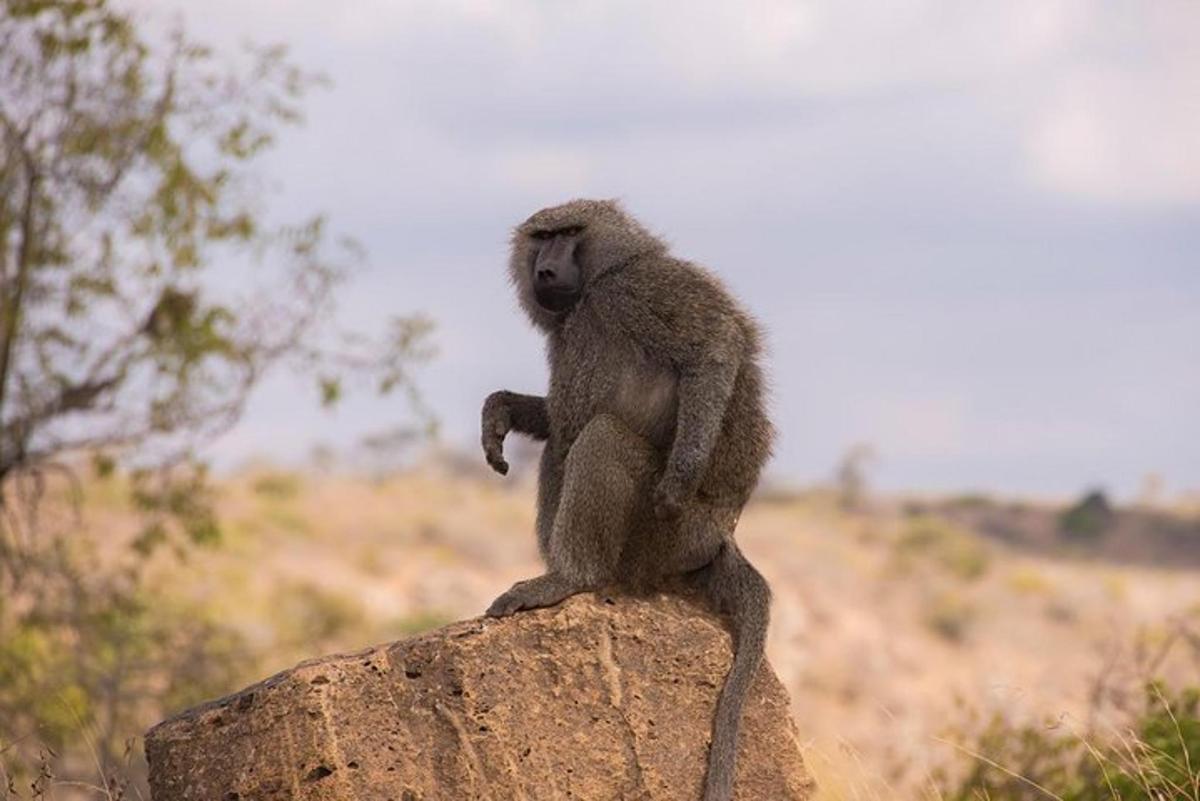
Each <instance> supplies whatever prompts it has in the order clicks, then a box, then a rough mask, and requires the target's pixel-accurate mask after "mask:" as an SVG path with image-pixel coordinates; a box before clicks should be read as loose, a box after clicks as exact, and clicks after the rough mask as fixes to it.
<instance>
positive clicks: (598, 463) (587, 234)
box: [482, 200, 772, 801]
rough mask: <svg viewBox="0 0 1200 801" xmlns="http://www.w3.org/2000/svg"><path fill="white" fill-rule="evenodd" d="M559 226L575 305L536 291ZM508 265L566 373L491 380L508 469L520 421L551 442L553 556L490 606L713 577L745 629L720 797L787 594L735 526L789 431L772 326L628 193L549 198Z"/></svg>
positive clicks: (701, 582) (487, 447)
mask: <svg viewBox="0 0 1200 801" xmlns="http://www.w3.org/2000/svg"><path fill="white" fill-rule="evenodd" d="M555 232H564V233H561V234H555ZM558 236H561V237H568V238H569V242H568V245H569V247H563V246H560V245H561V243H560V242H559V240H558V239H557V238H556V237H558ZM547 239H549V241H551V242H553V243H554V244H553V247H554V248H555V253H556V254H557V253H561V252H569V253H572V254H574V255H572V256H571V258H572V259H573V262H572V267H578V284H579V292H578V296H577V299H576V300H574V302H573V305H571V306H570V307H569V308H566V309H565V310H561V311H551V310H549V309H547V308H544V307H543V306H542V305H541V304H539V303H538V301H537V299H536V298H535V295H534V289H533V281H534V278H533V272H534V269H533V268H534V265H535V263H537V261H538V254H539V253H540V252H543V251H542V248H543V247H547V246H546V245H545V242H546V241H547ZM556 258H557V256H556ZM543 261H545V260H543ZM509 270H510V278H511V280H512V282H513V284H514V286H515V288H516V290H517V297H518V299H519V301H520V303H521V306H522V307H523V308H524V309H525V311H526V313H527V314H528V315H529V317H530V319H531V320H532V321H533V323H534V325H536V326H537V327H538V328H539V329H541V330H542V331H543V332H544V333H545V334H546V340H547V357H548V359H549V362H550V389H549V392H548V394H547V395H546V397H545V398H539V397H536V396H531V395H519V394H516V393H512V392H507V391H501V392H496V393H493V394H492V395H491V396H489V397H488V399H487V401H486V402H485V403H484V408H483V436H482V440H483V448H484V452H485V454H486V456H487V460H488V463H489V464H491V465H492V467H493V468H495V469H496V470H497V471H498V472H501V473H504V472H506V471H507V468H508V465H507V463H505V462H504V457H503V442H504V437H505V435H506V434H507V433H508V432H509V431H517V432H520V433H523V434H526V435H528V436H531V437H533V438H535V439H538V440H544V441H545V443H546V445H545V449H544V451H543V453H542V462H541V468H540V473H539V482H538V519H537V534H538V546H539V549H540V551H541V554H542V558H543V559H544V560H545V562H546V565H547V572H546V573H545V574H544V575H542V576H538V577H536V578H532V579H529V580H527V581H522V582H519V583H518V584H516V585H514V586H513V587H512V589H510V590H508V592H506V593H504V594H503V595H501V596H500V597H499V598H497V599H496V601H495V603H493V604H492V606H491V607H490V608H489V609H488V614H489V615H494V616H500V615H508V614H512V613H514V612H517V611H519V610H521V609H532V608H536V607H541V606H549V605H552V604H555V603H558V602H559V601H561V600H563V599H564V598H566V597H568V596H570V595H573V594H575V593H578V592H583V591H586V590H591V589H597V588H600V587H603V586H606V585H612V584H617V585H621V586H625V587H628V588H631V589H634V590H646V589H651V588H655V587H660V586H664V585H665V584H666V583H667V582H668V580H669V579H671V578H673V577H684V578H685V580H686V581H687V582H688V583H690V584H692V585H693V586H695V587H697V588H699V589H700V590H701V591H702V592H703V593H704V595H705V596H706V597H707V598H708V599H709V601H710V602H711V603H712V604H713V606H714V607H715V609H716V611H718V612H719V613H720V614H723V615H727V616H729V618H730V620H731V622H732V629H733V644H734V651H735V656H734V661H733V665H732V666H731V668H730V671H729V675H728V677H727V678H726V681H725V686H724V687H723V689H722V691H721V697H720V699H719V701H718V704H717V710H716V714H715V717H714V722H713V741H712V746H711V748H710V752H709V764H708V771H707V775H706V777H705V784H704V801H727V800H728V799H730V798H731V797H732V793H733V779H734V764H735V757H736V753H737V732H738V727H739V721H740V718H741V710H742V705H743V702H744V700H745V697H746V693H747V690H748V688H749V684H750V682H751V680H752V679H753V676H754V674H755V672H756V671H757V669H758V665H759V663H760V661H761V659H762V652H763V646H764V641H765V637H766V628H767V615H768V606H769V603H770V592H769V590H768V588H767V584H766V582H765V581H764V580H763V578H762V576H761V575H759V573H758V572H757V571H756V570H755V569H754V568H753V567H752V566H751V565H750V563H749V562H747V561H746V559H745V557H744V556H742V554H741V552H740V551H739V550H738V548H737V545H736V544H735V543H734V540H733V534H734V527H735V526H736V524H737V519H738V516H739V515H740V513H741V510H742V507H743V506H744V505H745V503H746V501H747V499H748V498H749V496H750V492H751V491H752V490H753V488H754V486H755V484H756V483H757V481H758V477H759V473H760V471H761V469H762V466H763V463H764V462H765V461H766V459H767V457H768V456H769V453H770V446H771V439H772V428H771V424H770V422H769V421H768V419H767V417H766V413H765V410H764V398H763V393H764V388H763V377H762V371H761V369H760V367H759V364H758V359H759V357H760V351H761V344H760V342H761V337H760V334H759V331H758V327H757V325H756V324H755V322H754V321H753V319H751V317H750V316H749V315H748V314H746V313H745V312H744V311H742V310H741V309H740V308H739V306H738V305H737V304H736V302H735V301H734V300H733V298H732V297H731V295H730V294H729V292H728V291H727V290H726V289H725V287H724V286H723V285H722V284H721V282H720V281H719V280H718V279H717V278H716V277H714V276H713V275H711V274H710V273H708V272H707V271H705V270H704V269H702V268H700V267H698V266H696V265H694V264H692V263H690V262H687V261H683V260H680V259H676V258H674V257H672V256H671V255H670V254H669V252H668V249H667V247H666V245H665V244H664V243H663V242H662V241H661V240H659V239H658V238H656V237H655V236H653V235H652V234H651V233H650V232H649V231H647V230H646V229H645V228H644V227H642V226H641V225H640V224H639V223H638V222H637V221H636V220H634V219H633V218H632V217H631V216H629V215H628V214H627V213H626V212H625V211H624V210H623V209H622V208H621V207H620V205H618V204H617V203H616V202H614V201H598V200H574V201H571V202H569V203H565V204H563V205H561V206H554V207H552V208H548V209H543V210H541V211H539V212H537V213H536V214H534V215H533V216H532V217H530V218H529V219H528V220H526V221H525V222H524V223H522V224H521V225H520V226H518V227H517V228H516V230H515V231H514V233H513V241H512V257H511V260H510V264H509Z"/></svg>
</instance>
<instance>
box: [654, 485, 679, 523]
mask: <svg viewBox="0 0 1200 801" xmlns="http://www.w3.org/2000/svg"><path fill="white" fill-rule="evenodd" d="M683 498H684V490H683V486H682V485H681V484H680V483H679V482H678V481H672V480H671V478H670V476H665V477H664V478H663V479H662V481H660V482H658V486H657V487H655V488H654V494H653V500H654V516H655V517H657V518H658V519H659V520H673V519H674V518H676V517H679V513H680V512H681V511H682V510H683Z"/></svg>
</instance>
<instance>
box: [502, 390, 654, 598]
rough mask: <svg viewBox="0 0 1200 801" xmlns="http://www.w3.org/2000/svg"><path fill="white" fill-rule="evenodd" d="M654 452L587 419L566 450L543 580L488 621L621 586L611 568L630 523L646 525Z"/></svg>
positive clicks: (518, 587)
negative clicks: (498, 616) (598, 590)
mask: <svg viewBox="0 0 1200 801" xmlns="http://www.w3.org/2000/svg"><path fill="white" fill-rule="evenodd" d="M654 471H655V459H654V450H653V448H651V446H650V444H649V443H648V442H646V441H645V440H644V439H642V438H641V437H639V436H638V435H636V434H634V433H633V432H632V431H630V430H629V428H628V427H627V426H625V425H624V424H623V423H621V422H620V421H619V420H618V419H617V418H615V417H613V416H611V415H608V414H600V415H597V416H596V417H594V418H592V420H591V422H589V423H588V424H587V425H586V426H585V427H584V429H583V431H582V432H581V433H580V434H579V437H578V438H577V439H576V440H575V442H574V443H573V444H572V445H571V450H570V451H569V452H568V453H567V458H566V462H565V463H564V465H563V478H562V489H561V492H560V496H559V502H558V509H557V510H556V512H555V515H554V523H553V527H552V529H551V531H550V532H549V534H550V536H549V541H548V542H547V545H546V548H545V557H546V565H547V567H548V568H549V570H548V572H547V573H546V574H545V575H542V576H538V577H536V578H532V579H529V580H527V581H521V582H518V583H517V584H515V585H513V587H512V589H510V590H509V591H508V592H506V593H504V594H503V595H501V596H500V597H499V598H497V599H496V601H495V603H493V604H492V606H491V607H490V608H489V609H488V614H489V615H507V614H512V613H513V612H516V611H519V610H521V609H533V608H537V607H540V606H550V605H552V604H556V603H558V602H559V601H561V600H563V599H564V598H566V597H568V596H570V595H574V594H575V593H578V592H584V591H585V590H589V589H595V588H596V587H600V586H603V585H604V584H608V583H611V582H613V581H615V580H617V579H618V578H619V576H618V574H617V566H618V563H619V561H620V557H621V551H622V549H623V548H624V545H625V541H626V538H627V537H628V535H629V532H630V530H631V528H632V527H633V525H634V523H635V522H636V521H638V520H641V519H646V518H647V517H648V514H647V512H648V506H649V486H650V482H651V478H652V477H653V475H654Z"/></svg>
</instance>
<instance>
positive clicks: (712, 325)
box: [593, 265, 745, 516]
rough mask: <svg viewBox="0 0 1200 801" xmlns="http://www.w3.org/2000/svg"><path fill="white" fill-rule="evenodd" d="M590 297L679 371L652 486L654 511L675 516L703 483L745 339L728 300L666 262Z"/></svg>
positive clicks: (642, 344) (644, 347)
mask: <svg viewBox="0 0 1200 801" xmlns="http://www.w3.org/2000/svg"><path fill="white" fill-rule="evenodd" d="M598 295H599V297H597V298H596V299H595V300H594V301H593V302H595V303H597V305H600V306H602V310H601V314H602V315H604V316H606V317H607V318H608V319H610V320H613V321H614V322H615V323H616V324H617V327H618V328H619V329H620V330H622V331H624V333H625V334H626V335H627V336H628V337H629V338H630V339H631V340H633V341H634V342H635V343H637V344H638V346H639V347H641V349H642V350H644V351H645V352H646V353H647V355H649V356H650V357H651V358H653V359H656V360H658V361H661V362H664V363H665V364H667V365H668V366H669V367H670V368H671V369H672V370H673V371H674V372H675V373H676V375H677V376H678V381H679V383H678V393H677V394H678V399H679V402H678V417H677V419H676V424H675V441H674V442H673V443H672V445H671V452H670V455H669V456H668V457H667V464H666V467H665V469H664V471H663V476H662V479H661V480H660V483H659V485H658V487H657V489H656V490H655V504H656V509H657V511H658V512H659V513H660V514H663V515H668V516H669V515H671V514H673V513H675V512H677V511H678V509H679V506H680V504H681V503H682V502H683V501H685V500H686V498H687V497H688V496H689V495H691V493H692V492H694V491H695V490H696V488H697V486H699V484H700V481H701V479H702V478H703V477H704V473H705V471H706V470H707V469H708V465H709V459H710V457H711V456H712V452H713V447H714V446H715V445H716V441H717V435H718V434H719V433H720V430H721V423H722V421H723V420H724V418H725V409H726V407H727V406H728V404H729V398H730V396H731V395H732V394H733V385H734V380H735V379H736V378H737V374H738V370H739V369H741V362H742V358H743V354H744V352H745V337H744V335H743V333H742V330H741V328H740V327H739V326H738V324H737V322H736V319H735V316H734V314H733V311H732V309H731V308H730V307H729V305H728V303H727V301H726V300H725V299H724V298H723V297H721V296H719V295H717V294H716V293H715V292H714V291H713V289H712V288H711V286H710V285H709V284H708V283H707V282H706V281H705V279H704V278H702V277H699V276H697V275H695V274H694V273H692V272H690V271H686V270H673V269H671V268H670V267H669V266H667V265H663V266H662V267H660V268H658V269H657V270H655V271H654V272H649V273H645V274H638V273H636V272H634V271H630V272H629V273H627V274H625V275H623V276H621V281H620V282H617V285H616V286H613V287H611V289H609V290H608V291H606V292H604V293H598Z"/></svg>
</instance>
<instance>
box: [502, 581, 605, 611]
mask: <svg viewBox="0 0 1200 801" xmlns="http://www.w3.org/2000/svg"><path fill="white" fill-rule="evenodd" d="M585 589H586V588H585V587H579V586H577V585H576V584H574V583H573V582H569V581H567V580H566V579H564V578H563V577H562V576H557V575H555V574H553V573H546V574H545V575H542V576H537V577H535V578H531V579H526V580H525V581H518V582H517V583H516V584H514V585H512V588H511V589H509V590H508V592H506V593H504V594H503V595H501V596H500V597H499V598H497V599H496V600H495V601H492V605H491V606H489V607H488V610H487V615H488V617H507V616H508V615H511V614H513V613H514V612H520V611H521V610H522V609H540V608H542V607H544V606H554V605H555V604H556V603H558V602H559V601H562V600H564V599H565V598H569V597H570V596H572V595H575V594H576V593H580V592H583V591H584V590H585Z"/></svg>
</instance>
